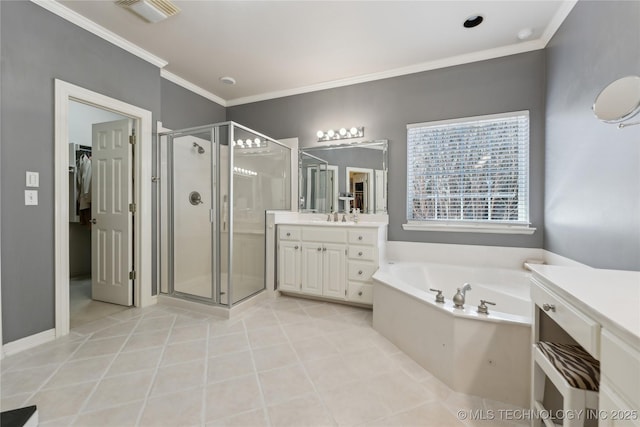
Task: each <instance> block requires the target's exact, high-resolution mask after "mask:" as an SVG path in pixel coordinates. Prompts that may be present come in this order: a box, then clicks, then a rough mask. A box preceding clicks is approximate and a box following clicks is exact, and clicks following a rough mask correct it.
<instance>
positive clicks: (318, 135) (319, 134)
mask: <svg viewBox="0 0 640 427" xmlns="http://www.w3.org/2000/svg"><path fill="white" fill-rule="evenodd" d="M316 136H317V137H318V138H322V137H324V132H322V131H321V130H319V131H318V132H316Z"/></svg>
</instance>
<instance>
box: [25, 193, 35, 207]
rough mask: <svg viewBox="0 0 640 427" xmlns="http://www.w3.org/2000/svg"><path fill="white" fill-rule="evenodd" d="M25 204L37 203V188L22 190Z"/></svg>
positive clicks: (33, 204)
mask: <svg viewBox="0 0 640 427" xmlns="http://www.w3.org/2000/svg"><path fill="white" fill-rule="evenodd" d="M24 204H25V206H36V205H37V204H38V190H24Z"/></svg>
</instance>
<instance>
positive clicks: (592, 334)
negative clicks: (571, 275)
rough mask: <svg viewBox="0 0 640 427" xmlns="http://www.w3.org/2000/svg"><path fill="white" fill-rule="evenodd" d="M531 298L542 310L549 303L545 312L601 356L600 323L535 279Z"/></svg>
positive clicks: (580, 342)
mask: <svg viewBox="0 0 640 427" xmlns="http://www.w3.org/2000/svg"><path fill="white" fill-rule="evenodd" d="M531 299H532V300H533V302H534V303H535V304H536V305H537V306H538V307H539V308H540V309H541V310H544V308H545V306H546V305H548V306H547V310H544V312H545V313H546V314H547V315H548V316H549V317H550V318H551V319H553V321H555V322H556V323H557V324H558V325H559V326H560V327H561V328H562V329H564V330H565V331H566V332H567V333H568V334H569V335H571V336H572V337H573V339H575V340H576V341H577V342H578V344H580V345H581V346H582V347H584V349H585V350H587V351H588V352H589V353H590V354H591V355H592V356H593V357H595V358H596V359H599V358H600V357H599V356H600V324H599V323H597V322H596V321H595V320H593V319H591V318H590V317H587V316H585V315H584V314H582V313H581V312H579V311H578V310H577V309H575V308H574V307H573V306H571V304H569V303H568V302H567V301H566V300H565V299H563V298H562V297H560V296H558V295H556V294H555V293H553V292H551V291H549V290H547V289H545V288H543V287H542V286H540V285H539V284H538V283H537V282H536V281H535V280H533V286H532V287H531ZM550 306H552V307H553V308H550Z"/></svg>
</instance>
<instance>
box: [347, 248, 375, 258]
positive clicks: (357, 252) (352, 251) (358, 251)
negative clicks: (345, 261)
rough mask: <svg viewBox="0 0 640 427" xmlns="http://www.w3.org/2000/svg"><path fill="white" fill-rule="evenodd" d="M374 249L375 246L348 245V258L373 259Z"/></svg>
mask: <svg viewBox="0 0 640 427" xmlns="http://www.w3.org/2000/svg"><path fill="white" fill-rule="evenodd" d="M376 249H377V248H376V247H375V246H349V258H350V259H362V260H367V261H375V260H376Z"/></svg>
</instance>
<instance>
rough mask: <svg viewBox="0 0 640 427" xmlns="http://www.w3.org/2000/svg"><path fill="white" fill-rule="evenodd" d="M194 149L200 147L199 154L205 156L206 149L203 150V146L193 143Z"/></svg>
mask: <svg viewBox="0 0 640 427" xmlns="http://www.w3.org/2000/svg"><path fill="white" fill-rule="evenodd" d="M193 146H194V147H198V154H204V148H202V146H201V145H200V144H198V143H196V142H194V143H193Z"/></svg>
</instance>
